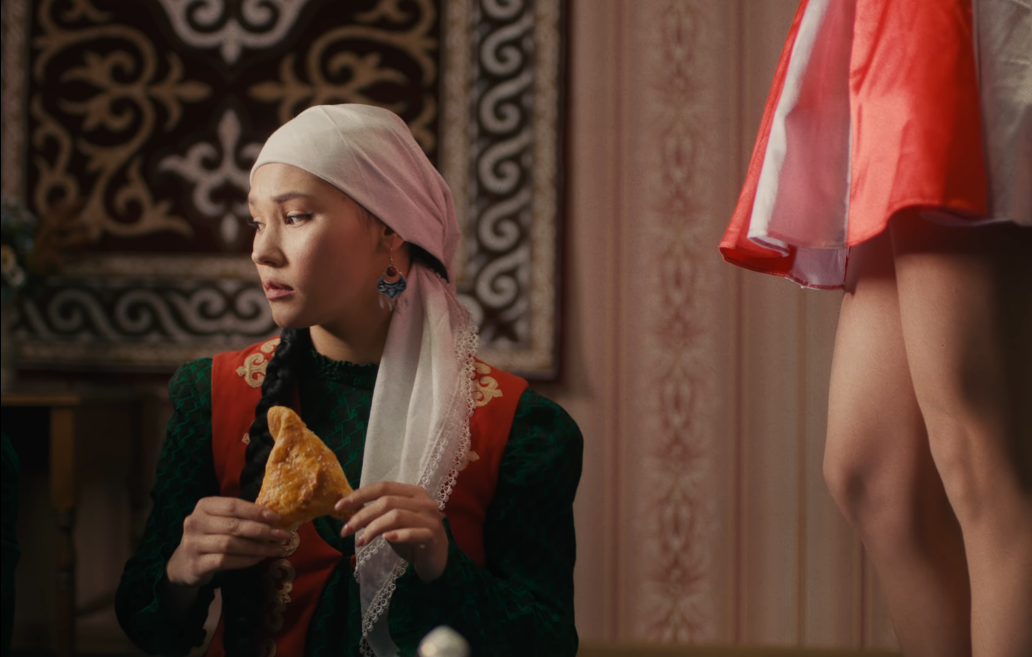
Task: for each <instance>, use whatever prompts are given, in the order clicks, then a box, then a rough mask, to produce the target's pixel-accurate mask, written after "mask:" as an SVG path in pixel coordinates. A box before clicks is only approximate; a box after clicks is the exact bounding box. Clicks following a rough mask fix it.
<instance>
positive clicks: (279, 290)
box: [262, 281, 294, 301]
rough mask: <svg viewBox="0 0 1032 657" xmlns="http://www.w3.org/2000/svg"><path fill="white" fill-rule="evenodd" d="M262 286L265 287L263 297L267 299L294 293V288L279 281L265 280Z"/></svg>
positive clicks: (277, 298)
mask: <svg viewBox="0 0 1032 657" xmlns="http://www.w3.org/2000/svg"><path fill="white" fill-rule="evenodd" d="M262 286H263V287H264V288H265V298H266V299H268V300H269V301H276V300H279V299H285V298H286V297H289V296H290V295H291V294H293V293H294V288H292V287H290V286H289V285H284V284H283V283H280V282H279V281H265V282H264V283H263V284H262Z"/></svg>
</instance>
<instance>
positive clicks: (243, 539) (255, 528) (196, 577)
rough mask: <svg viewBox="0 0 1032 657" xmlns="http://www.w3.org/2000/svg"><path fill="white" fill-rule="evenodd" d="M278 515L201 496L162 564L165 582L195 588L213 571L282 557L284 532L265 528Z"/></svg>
mask: <svg viewBox="0 0 1032 657" xmlns="http://www.w3.org/2000/svg"><path fill="white" fill-rule="evenodd" d="M278 519H279V516H278V515H277V514H276V513H275V512H273V511H270V510H269V509H265V508H262V507H260V506H258V505H257V504H253V503H251V502H247V501H245V500H241V499H237V498H232V497H205V498H203V499H201V500H200V501H199V502H197V506H196V507H194V510H193V513H191V514H190V515H188V516H187V517H186V520H184V521H183V538H182V540H180V541H179V546H178V547H177V548H176V551H175V552H173V553H172V558H171V559H169V561H168V566H167V567H166V573H167V574H168V581H169V583H171V584H173V585H177V586H181V587H183V586H185V587H191V588H194V587H199V586H203V585H205V584H207V583H208V582H210V581H211V578H212V577H213V576H214V575H215V573H216V572H217V571H219V570H233V569H237V568H247V567H249V566H253V565H255V564H257V563H258V562H260V561H262V560H263V559H266V558H268V557H281V556H283V555H284V554H286V550H285V547H284V542H285V541H286V540H287V539H288V538H290V534H289V532H287V531H285V530H283V529H278V528H276V527H273V526H272V525H271V524H269V523H272V522H275V521H276V520H278Z"/></svg>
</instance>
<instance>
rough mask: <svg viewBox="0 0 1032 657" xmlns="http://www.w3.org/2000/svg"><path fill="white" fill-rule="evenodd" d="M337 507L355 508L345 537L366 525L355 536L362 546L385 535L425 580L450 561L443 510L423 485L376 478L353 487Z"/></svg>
mask: <svg viewBox="0 0 1032 657" xmlns="http://www.w3.org/2000/svg"><path fill="white" fill-rule="evenodd" d="M336 508H337V511H345V510H354V511H355V515H353V516H351V519H350V520H348V522H347V523H346V524H345V525H344V528H343V529H342V530H341V532H340V535H341V536H342V537H345V536H350V535H352V534H354V533H355V532H357V531H358V530H360V529H365V531H364V532H363V533H362V536H361V537H359V538H357V539H356V540H355V546H356V547H362V546H363V545H367V544H369V543H370V542H372V541H373V539H375V538H376V537H377V536H381V535H382V536H383V537H384V538H385V539H386V540H387V543H388V544H389V545H390V546H391V547H392V548H394V551H395V552H397V553H398V556H400V557H401V558H402V559H404V560H405V561H407V562H409V563H410V564H412V565H413V567H415V569H416V574H417V575H419V578H420V579H421V580H423V581H424V582H432V581H434V580H435V579H437V578H438V577H440V576H441V573H443V572H444V568H445V566H447V565H448V535H447V534H446V533H445V531H444V523H443V522H442V521H443V520H444V514H443V513H441V510H440V509H438V508H437V503H436V502H434V501H433V500H431V499H430V496H429V495H428V494H427V492H426V490H425V489H424V488H423V487H422V486H411V485H408V484H399V483H396V482H393V481H381V482H377V483H375V484H370V485H368V486H363V487H361V488H359V489H358V490H356V491H354V492H353V493H351V494H350V495H348V496H347V497H345V498H344V499H342V500H341V501H339V502H337V506H336Z"/></svg>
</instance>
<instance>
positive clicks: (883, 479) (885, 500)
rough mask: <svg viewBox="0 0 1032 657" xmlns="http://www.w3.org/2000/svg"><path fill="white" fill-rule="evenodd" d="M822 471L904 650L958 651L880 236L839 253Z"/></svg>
mask: <svg viewBox="0 0 1032 657" xmlns="http://www.w3.org/2000/svg"><path fill="white" fill-rule="evenodd" d="M824 472H825V479H826V480H827V482H828V486H829V488H830V490H831V493H832V495H833V497H834V498H835V501H836V502H837V503H838V505H839V507H840V508H841V509H842V511H843V513H844V514H845V516H846V518H847V519H848V520H849V521H850V522H851V523H852V524H853V526H854V527H855V528H856V529H857V531H858V533H859V534H860V537H861V540H862V541H863V543H864V546H865V548H866V549H867V552H868V554H869V555H870V557H871V560H872V562H873V563H874V566H875V569H876V571H877V573H878V577H879V580H880V582H881V585H882V589H883V591H884V594H885V599H886V602H887V604H888V607H889V612H890V614H891V616H892V619H893V624H894V626H895V628H896V634H897V636H898V638H899V642H900V645H901V646H902V648H903V650H904V653H905V654H906V655H907V656H908V657H922V656H928V657H931V656H935V657H950V656H962V655H969V654H970V652H971V647H970V646H971V644H970V633H969V592H968V585H967V572H966V568H965V560H964V547H963V543H962V540H961V534H960V528H959V526H958V525H957V521H956V519H955V518H954V516H953V513H952V511H951V509H950V506H949V503H948V501H947V499H946V495H945V492H944V490H943V486H942V482H941V481H940V479H939V476H938V473H937V472H936V469H935V465H934V463H933V461H932V457H931V453H930V452H929V448H928V441H927V434H926V433H925V428H924V422H923V420H922V418H921V413H920V410H919V408H918V405H917V399H916V398H915V396H914V391H913V385H912V383H911V380H910V372H909V369H908V367H907V361H906V353H905V349H904V344H903V335H902V327H901V324H900V316H899V300H898V297H897V293H896V280H895V273H894V266H893V253H892V245H891V240H890V238H889V235H888V234H887V233H886V234H883V235H881V236H878V237H876V238H874V239H873V240H870V241H868V242H865V243H864V244H862V245H859V246H857V247H854V248H853V250H852V251H851V253H850V260H849V271H848V280H847V281H846V292H845V295H844V296H843V299H842V309H841V313H840V317H839V325H838V333H837V335H836V339H835V354H834V359H833V363H832V376H831V390H830V400H829V413H828V439H827V446H826V451H825V460H824Z"/></svg>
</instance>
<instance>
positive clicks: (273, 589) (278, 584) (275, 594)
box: [263, 559, 297, 632]
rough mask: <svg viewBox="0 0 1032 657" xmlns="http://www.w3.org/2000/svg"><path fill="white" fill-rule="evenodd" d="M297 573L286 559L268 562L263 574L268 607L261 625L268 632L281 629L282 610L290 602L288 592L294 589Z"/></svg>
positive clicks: (284, 609)
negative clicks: (267, 567) (266, 614)
mask: <svg viewBox="0 0 1032 657" xmlns="http://www.w3.org/2000/svg"><path fill="white" fill-rule="evenodd" d="M296 578H297V573H296V572H295V571H294V566H293V565H292V564H291V563H290V562H289V561H287V560H286V559H277V560H276V561H273V562H272V563H271V564H269V570H268V572H267V573H266V574H265V595H266V604H267V605H269V607H270V609H269V612H268V616H267V617H266V618H265V619H264V622H263V625H265V629H266V630H268V631H270V632H279V631H280V630H281V629H283V612H284V611H286V609H287V605H288V604H289V603H290V592H291V591H293V590H294V579H296Z"/></svg>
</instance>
